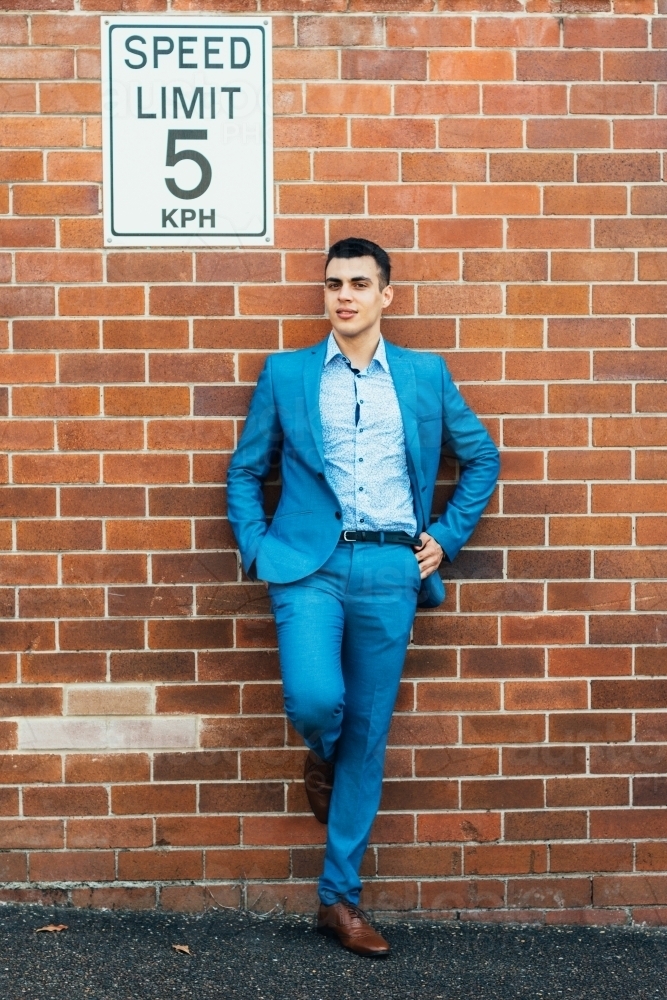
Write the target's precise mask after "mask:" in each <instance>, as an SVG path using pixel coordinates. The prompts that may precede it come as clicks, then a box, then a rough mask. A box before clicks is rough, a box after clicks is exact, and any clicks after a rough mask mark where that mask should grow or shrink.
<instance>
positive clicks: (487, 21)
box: [475, 8, 560, 48]
mask: <svg viewBox="0 0 667 1000" xmlns="http://www.w3.org/2000/svg"><path fill="white" fill-rule="evenodd" d="M480 9H481V8H480ZM490 9H492V8H490ZM475 44H476V45H478V46H483V47H485V46H488V47H489V48H497V47H505V46H507V47H509V48H514V47H517V48H533V47H536V48H547V47H548V46H552V45H554V46H558V45H559V44H560V29H559V26H558V21H557V20H556V19H555V18H553V17H530V18H528V17H513V18H505V17H478V18H477V19H476V23H475Z"/></svg>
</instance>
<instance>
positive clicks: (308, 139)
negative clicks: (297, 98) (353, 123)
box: [274, 116, 347, 149]
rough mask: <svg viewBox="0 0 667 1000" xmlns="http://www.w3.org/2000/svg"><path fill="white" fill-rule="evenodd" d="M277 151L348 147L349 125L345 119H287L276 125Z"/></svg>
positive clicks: (278, 121) (296, 117) (277, 122)
mask: <svg viewBox="0 0 667 1000" xmlns="http://www.w3.org/2000/svg"><path fill="white" fill-rule="evenodd" d="M274 142H275V147H276V148H277V149H285V148H290V147H297V148H300V147H311V146H315V147H319V148H321V147H323V146H324V147H326V146H346V145H347V124H346V122H345V120H344V119H343V118H327V117H316V116H310V117H299V116H294V117H285V118H280V119H279V120H277V121H276V122H275V123H274Z"/></svg>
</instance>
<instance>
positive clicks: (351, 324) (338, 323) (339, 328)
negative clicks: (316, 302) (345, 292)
mask: <svg viewBox="0 0 667 1000" xmlns="http://www.w3.org/2000/svg"><path fill="white" fill-rule="evenodd" d="M329 318H330V319H331V317H329ZM331 327H332V329H333V331H334V333H339V334H340V335H341V337H356V336H357V335H358V334H360V333H363V332H364V330H366V329H367V327H366V325H365V324H363V323H360V322H359V320H358V319H357V317H356V316H355V318H354V319H341V318H340V317H339V316H336V317H335V319H333V320H331Z"/></svg>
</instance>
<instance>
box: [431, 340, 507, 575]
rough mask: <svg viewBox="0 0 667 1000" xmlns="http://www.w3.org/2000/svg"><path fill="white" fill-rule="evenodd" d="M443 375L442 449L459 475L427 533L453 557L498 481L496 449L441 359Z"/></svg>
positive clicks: (477, 518) (468, 536)
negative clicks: (455, 464) (450, 456)
mask: <svg viewBox="0 0 667 1000" xmlns="http://www.w3.org/2000/svg"><path fill="white" fill-rule="evenodd" d="M441 366H442V378H443V397H442V398H443V415H442V416H443V434H442V444H443V448H445V449H447V450H449V451H451V452H452V453H453V454H454V455H455V456H456V458H457V459H458V461H459V467H460V476H459V481H458V484H457V486H456V489H455V490H454V493H453V495H452V497H451V498H450V500H449V503H448V504H447V507H446V508H445V511H444V513H443V514H442V516H441V517H440V518H439V519H438V520H437V521H435V522H434V523H433V524H430V525H429V527H428V529H427V530H428V533H429V535H432V537H433V538H435V540H436V542H438V543H439V544H440V545H441V546H442V548H443V549H444V551H445V553H446V555H447V557H448V558H449V560H450V561H451V560H453V559H454V558H455V557H456V556H457V555H458V552H459V550H460V549H461V546H463V545H465V543H466V542H467V541H468V539H469V538H470V536H471V535H472V533H473V531H474V530H475V526H476V524H477V522H478V521H479V519H480V517H481V516H482V513H483V511H484V508H485V507H486V505H487V503H488V502H489V498H490V497H491V494H492V493H493V490H494V487H495V485H496V482H497V480H498V472H499V470H500V458H499V455H498V449H497V448H496V446H495V444H494V443H493V441H492V440H491V438H490V436H489V434H488V432H487V430H486V428H485V427H484V425H483V423H482V422H481V420H479V418H478V417H477V416H476V415H475V414H474V413H473V412H472V410H471V409H470V407H469V406H468V404H467V403H466V401H465V400H464V398H463V396H462V395H461V393H460V392H459V390H458V389H457V388H456V386H455V385H454V382H453V381H452V376H451V375H450V374H449V371H448V369H447V366H446V365H445V363H444V361H442V359H441Z"/></svg>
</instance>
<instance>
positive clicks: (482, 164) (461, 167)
mask: <svg viewBox="0 0 667 1000" xmlns="http://www.w3.org/2000/svg"><path fill="white" fill-rule="evenodd" d="M401 163H402V180H404V181H484V180H486V157H485V156H484V154H483V153H404V154H403V156H402V158H401Z"/></svg>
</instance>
